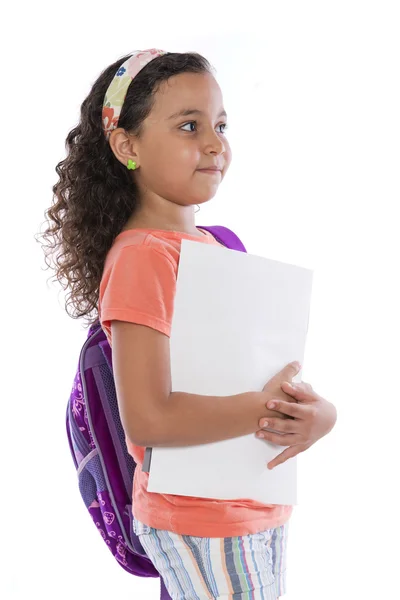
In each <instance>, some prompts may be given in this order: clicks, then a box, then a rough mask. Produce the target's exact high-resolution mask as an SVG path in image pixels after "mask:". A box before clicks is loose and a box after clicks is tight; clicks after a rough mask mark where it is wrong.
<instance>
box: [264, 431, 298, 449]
mask: <svg viewBox="0 0 400 600" xmlns="http://www.w3.org/2000/svg"><path fill="white" fill-rule="evenodd" d="M256 435H257V437H258V438H260V439H262V440H263V441H265V442H270V443H271V444H276V445H277V446H293V444H300V443H301V442H304V439H303V438H302V437H301V436H300V435H298V434H297V433H274V432H272V431H264V430H263V431H258V432H257V434H256Z"/></svg>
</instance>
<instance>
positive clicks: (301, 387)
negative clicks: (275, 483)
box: [256, 381, 337, 469]
mask: <svg viewBox="0 0 400 600" xmlns="http://www.w3.org/2000/svg"><path fill="white" fill-rule="evenodd" d="M281 388H282V390H283V391H284V392H285V393H286V394H288V395H289V396H292V397H293V398H294V399H295V400H296V402H286V401H285V400H281V399H279V398H277V399H273V400H269V401H268V402H267V404H266V406H267V408H271V409H272V408H273V409H275V410H277V411H279V412H280V413H283V414H282V417H283V418H278V417H277V418H273V419H268V422H266V420H265V419H261V420H260V421H259V425H260V427H261V429H260V430H259V431H258V432H257V434H256V435H257V437H260V438H264V439H265V440H267V441H268V442H272V443H273V444H278V445H279V446H289V447H288V448H286V450H284V451H283V452H282V453H281V454H278V456H276V457H275V458H274V459H273V460H272V461H271V462H269V463H268V468H269V469H273V468H274V467H276V466H277V465H279V464H282V463H283V462H285V461H286V460H287V459H288V458H292V457H293V456H296V455H297V454H299V453H300V452H304V450H307V448H310V446H312V445H313V444H315V442H316V441H318V440H319V439H320V438H322V437H323V436H324V435H326V434H327V433H329V432H330V431H331V430H332V429H333V427H334V425H335V423H336V420H337V412H336V408H335V406H334V405H333V404H332V403H331V402H328V400H325V398H323V397H322V396H320V395H319V394H317V393H316V392H315V391H314V390H313V388H312V387H311V385H310V384H309V383H305V382H304V381H302V382H301V383H290V382H288V381H284V382H283V383H282V385H281ZM265 429H267V430H265ZM271 429H272V430H273V431H274V432H280V433H273V432H271V431H270V430H271Z"/></svg>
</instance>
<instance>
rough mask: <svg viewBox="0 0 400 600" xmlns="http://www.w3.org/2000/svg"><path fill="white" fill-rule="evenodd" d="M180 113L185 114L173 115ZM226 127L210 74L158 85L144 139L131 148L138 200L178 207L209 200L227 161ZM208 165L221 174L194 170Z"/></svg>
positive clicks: (179, 77)
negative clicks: (160, 200)
mask: <svg viewBox="0 0 400 600" xmlns="http://www.w3.org/2000/svg"><path fill="white" fill-rule="evenodd" d="M195 111H196V112H195ZM182 112H185V113H186V114H178V113H182ZM226 123H227V117H226V114H225V112H224V107H223V100H222V94H221V90H220V88H219V85H218V83H217V82H216V80H215V79H214V77H213V76H212V75H210V74H197V73H182V74H180V75H176V76H174V77H172V78H170V79H169V80H168V81H166V82H163V84H161V86H160V88H159V90H158V92H157V93H156V96H155V103H154V107H153V109H152V111H151V113H150V115H149V116H148V118H147V119H146V120H145V121H144V123H143V135H142V136H141V138H140V139H135V141H134V142H133V146H132V149H133V150H134V151H135V153H136V157H137V158H134V160H137V162H138V166H139V169H138V170H137V171H134V174H135V175H134V176H135V180H136V182H137V183H138V185H139V189H140V190H141V193H142V196H143V195H144V196H145V197H146V196H149V195H150V196H153V197H154V195H156V196H159V197H161V198H163V199H166V200H169V201H170V202H174V203H175V204H179V205H182V206H188V205H194V204H201V203H203V202H207V201H208V200H210V199H211V198H212V197H213V196H214V195H215V194H216V192H217V190H218V186H219V185H220V183H221V181H222V179H223V178H224V176H225V173H226V172H227V170H228V168H229V165H230V162H231V158H232V155H231V149H230V146H229V143H228V140H227V138H226V134H225V125H226ZM213 166H217V167H219V168H220V169H221V171H216V172H214V173H212V174H210V173H202V172H201V171H199V169H204V168H208V167H213ZM150 201H151V199H150Z"/></svg>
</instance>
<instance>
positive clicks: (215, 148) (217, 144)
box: [204, 130, 226, 154]
mask: <svg viewBox="0 0 400 600" xmlns="http://www.w3.org/2000/svg"><path fill="white" fill-rule="evenodd" d="M205 138H206V139H205V143H204V145H205V148H204V152H206V153H211V154H223V153H224V152H225V151H226V145H225V143H224V140H223V139H222V138H221V134H220V135H218V134H217V132H216V131H215V130H211V131H210V133H207V134H206V136H205Z"/></svg>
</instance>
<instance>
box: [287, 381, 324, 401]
mask: <svg viewBox="0 0 400 600" xmlns="http://www.w3.org/2000/svg"><path fill="white" fill-rule="evenodd" d="M281 389H282V390H283V391H284V392H285V394H288V396H292V398H295V399H296V400H297V401H298V402H306V401H308V402H310V401H312V400H317V399H319V397H320V396H319V395H318V394H317V393H316V392H315V391H314V390H313V388H312V386H311V385H310V384H309V383H307V382H306V381H301V382H300V383H293V382H291V381H283V382H282V383H281Z"/></svg>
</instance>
